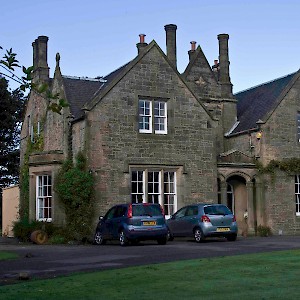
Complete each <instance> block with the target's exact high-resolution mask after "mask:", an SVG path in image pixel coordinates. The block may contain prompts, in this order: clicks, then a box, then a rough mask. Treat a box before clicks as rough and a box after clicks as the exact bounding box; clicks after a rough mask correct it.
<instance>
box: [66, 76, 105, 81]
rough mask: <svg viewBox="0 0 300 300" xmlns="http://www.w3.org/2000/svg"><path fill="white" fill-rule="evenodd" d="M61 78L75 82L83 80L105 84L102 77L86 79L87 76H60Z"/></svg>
mask: <svg viewBox="0 0 300 300" xmlns="http://www.w3.org/2000/svg"><path fill="white" fill-rule="evenodd" d="M62 77H63V78H66V79H76V80H85V81H96V82H106V80H105V79H104V78H103V76H101V77H99V78H98V77H97V78H91V77H87V76H70V75H62Z"/></svg>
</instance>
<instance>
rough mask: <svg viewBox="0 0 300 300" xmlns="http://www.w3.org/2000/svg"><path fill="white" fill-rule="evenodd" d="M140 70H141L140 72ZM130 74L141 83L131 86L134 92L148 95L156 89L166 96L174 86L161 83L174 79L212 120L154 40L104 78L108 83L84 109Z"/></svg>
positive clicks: (97, 100) (93, 104)
mask: <svg viewBox="0 0 300 300" xmlns="http://www.w3.org/2000/svg"><path fill="white" fill-rule="evenodd" d="M141 68H142V69H143V70H141ZM130 72H138V74H137V75H136V77H137V78H139V79H140V81H141V82H140V83H139V85H134V84H133V86H134V87H133V88H134V90H136V91H138V90H139V89H140V90H141V89H143V90H145V91H146V90H148V91H149V94H151V90H153V91H156V92H157V90H158V89H160V90H163V89H164V90H165V93H166V95H167V94H168V93H169V91H168V90H171V89H174V86H165V87H164V88H163V87H162V84H163V82H164V81H165V79H166V78H169V79H172V81H173V82H174V79H175V78H176V79H177V85H178V88H185V89H186V90H187V91H188V93H190V95H191V96H192V97H193V98H195V101H196V102H197V103H198V104H199V105H200V106H201V107H202V108H203V110H204V111H205V113H206V115H207V116H208V118H210V119H212V116H211V115H210V113H209V112H208V111H207V109H206V108H205V107H204V106H203V104H202V103H201V102H200V101H199V99H198V97H197V96H196V95H195V93H194V92H193V91H192V90H191V89H190V87H189V86H188V85H187V84H186V83H185V81H184V80H183V79H182V77H181V75H180V74H179V73H178V71H177V70H176V68H175V67H174V66H173V64H172V63H171V62H170V61H169V60H168V58H167V56H166V55H165V54H164V53H163V51H162V50H161V49H160V47H159V46H158V45H157V43H156V42H155V41H154V40H153V41H152V42H151V43H150V44H149V45H148V46H147V47H145V48H144V50H143V51H142V52H141V53H140V54H139V55H138V56H137V57H136V58H135V59H134V60H132V61H131V62H129V63H128V64H126V65H124V66H123V67H121V68H120V69H118V70H116V71H114V72H112V73H111V74H109V75H107V76H106V77H104V78H105V79H108V80H109V81H108V82H107V83H106V84H105V85H104V86H103V87H102V88H101V89H99V90H98V91H97V93H96V94H95V95H94V97H93V99H92V101H90V102H89V103H87V104H86V105H85V107H84V109H86V110H91V109H92V108H93V107H94V106H95V105H97V103H98V102H100V101H101V100H102V99H103V98H104V97H105V96H106V95H107V94H108V93H109V92H111V91H112V90H113V88H115V86H116V85H117V84H118V83H119V82H120V81H121V80H123V79H124V78H125V77H126V76H127V75H128V74H129V73H130ZM129 84H130V83H129ZM172 84H173V83H172ZM131 92H133V90H131Z"/></svg>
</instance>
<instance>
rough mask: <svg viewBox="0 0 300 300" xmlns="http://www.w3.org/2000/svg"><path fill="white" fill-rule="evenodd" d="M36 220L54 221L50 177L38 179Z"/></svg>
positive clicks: (40, 176) (42, 176)
mask: <svg viewBox="0 0 300 300" xmlns="http://www.w3.org/2000/svg"><path fill="white" fill-rule="evenodd" d="M36 180H37V183H36V189H37V191H36V219H37V220H39V221H51V220H52V178H51V176H50V175H39V176H37V177H36Z"/></svg>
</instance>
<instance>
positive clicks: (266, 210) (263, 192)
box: [21, 24, 300, 235]
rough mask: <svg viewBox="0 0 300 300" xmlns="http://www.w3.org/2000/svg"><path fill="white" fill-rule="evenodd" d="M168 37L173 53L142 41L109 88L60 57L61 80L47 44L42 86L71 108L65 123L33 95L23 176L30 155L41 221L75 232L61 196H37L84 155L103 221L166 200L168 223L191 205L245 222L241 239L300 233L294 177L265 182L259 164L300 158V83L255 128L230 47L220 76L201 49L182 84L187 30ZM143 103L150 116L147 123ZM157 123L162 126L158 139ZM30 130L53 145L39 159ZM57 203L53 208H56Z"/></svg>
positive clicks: (33, 205) (107, 81) (224, 47)
mask: <svg viewBox="0 0 300 300" xmlns="http://www.w3.org/2000/svg"><path fill="white" fill-rule="evenodd" d="M165 30H166V44H167V47H166V49H167V51H166V52H167V53H166V54H165V53H164V52H163V51H162V50H161V48H160V47H159V45H157V43H156V42H155V41H152V42H151V43H149V44H147V43H145V35H140V42H139V43H138V44H137V48H138V54H137V56H136V57H135V58H134V59H133V60H132V61H130V62H129V63H128V64H126V65H124V66H123V67H121V68H119V69H118V70H116V71H114V72H112V73H111V74H109V75H107V76H106V77H104V78H98V79H88V78H71V77H67V76H63V75H62V74H61V70H60V67H59V59H60V58H59V55H57V58H56V59H57V65H56V70H55V74H54V77H53V79H50V78H49V76H48V75H47V74H48V73H47V72H49V68H48V64H47V55H46V54H45V53H44V52H47V42H46V40H47V39H46V38H45V37H40V38H38V39H37V40H36V41H35V44H34V66H35V70H36V72H35V74H36V77H35V78H34V80H35V81H36V82H47V83H48V84H49V85H50V86H51V88H52V91H53V93H59V94H60V95H61V97H62V98H64V99H66V100H67V101H68V103H69V107H66V108H63V110H62V111H61V114H57V113H53V112H52V111H49V110H47V105H48V103H47V100H45V99H44V98H41V97H39V96H38V95H36V94H34V93H33V92H32V93H31V95H30V99H29V103H28V107H27V112H26V116H25V120H24V123H23V128H22V143H21V156H22V157H21V166H22V165H24V163H25V162H26V159H25V157H26V155H29V161H28V164H29V176H30V192H29V195H30V199H29V202H30V203H29V207H30V218H32V219H35V218H37V219H43V220H46V219H49V220H51V221H53V222H54V223H57V224H62V223H64V212H63V210H62V208H61V205H60V203H59V199H58V198H57V195H55V193H54V192H53V190H52V193H51V195H46V196H47V197H45V195H39V193H40V191H41V189H40V190H39V188H38V187H37V185H38V184H44V181H43V180H46V181H47V180H50V179H49V178H50V177H51V178H52V179H54V178H55V174H56V173H57V171H58V170H59V167H60V166H61V164H62V162H63V161H64V160H65V159H66V158H67V157H73V158H74V157H75V156H76V154H77V153H78V152H79V151H82V152H83V153H84V154H85V155H86V158H87V161H88V169H89V171H90V172H91V173H92V174H93V175H94V178H95V210H96V211H95V214H96V215H100V214H103V213H104V212H105V211H106V210H107V209H108V208H109V207H110V206H111V205H113V204H116V203H120V202H130V201H133V199H140V200H141V199H142V200H143V201H144V202H148V201H159V203H161V204H162V206H164V207H165V209H166V212H167V215H169V214H171V213H172V212H173V211H174V210H176V209H179V208H180V207H182V206H183V205H186V204H189V203H194V202H207V203H212V202H219V203H224V204H226V205H228V206H229V207H230V208H231V209H232V210H233V211H234V212H235V215H236V218H237V221H238V224H239V228H240V234H245V235H247V234H254V233H255V232H256V229H257V226H258V225H263V226H270V227H271V229H272V231H273V232H274V233H275V234H281V233H283V234H296V233H297V232H298V231H299V219H300V216H297V212H296V211H295V206H296V205H295V181H294V176H291V175H287V174H285V173H282V174H281V173H280V174H279V176H278V179H277V181H276V183H275V185H274V183H273V182H272V181H271V180H269V179H268V176H263V175H261V174H259V172H258V169H257V164H256V162H257V161H259V162H261V163H263V164H264V165H266V164H268V163H269V162H270V160H272V159H279V160H280V159H283V158H287V157H299V154H300V153H299V151H300V147H299V141H298V133H299V131H298V130H297V122H296V121H297V111H298V110H299V109H298V108H299V101H300V95H299V93H300V83H299V79H298V75H297V74H296V75H295V76H294V77H293V79H292V80H290V81H289V83H288V84H287V85H286V87H285V88H284V89H283V90H282V92H281V93H280V95H277V96H276V97H275V96H274V97H273V98H274V103H273V106H272V107H271V105H270V108H268V110H266V112H265V113H264V115H263V116H262V115H259V114H257V119H256V120H255V121H257V122H256V123H255V126H252V125H251V124H250V123H249V124H248V125H249V126H248V125H247V120H246V121H245V120H244V121H243V113H245V111H246V109H250V106H247V105H245V104H243V102H241V101H240V100H239V97H237V98H235V97H234V95H233V94H232V84H231V80H230V76H229V51H228V41H229V36H228V35H227V34H221V35H219V36H218V41H219V60H220V61H219V62H217V63H218V64H216V65H215V66H216V67H215V68H212V67H211V66H210V64H209V63H208V61H207V59H206V57H205V55H204V53H203V52H202V49H201V47H200V46H198V48H197V49H196V47H195V45H196V44H195V42H191V44H192V49H191V50H190V51H189V52H188V54H189V57H190V60H189V64H188V66H187V68H186V70H185V71H184V73H183V74H180V73H179V72H178V71H177V67H176V62H177V57H176V30H177V27H176V25H173V24H170V25H167V26H165ZM36 48H37V49H39V52H38V53H36ZM40 51H42V53H41V52H40ZM233 59H234V58H233ZM141 103H142V104H145V103H146V104H147V105H149V107H148V108H149V109H148V110H147V109H146V110H144V111H143V112H141V109H142V106H141V105H142V104H141ZM240 103H242V104H240ZM146 104H145V105H146ZM157 105H159V106H157ZM243 105H244V106H245V107H246V108H245V109H244V108H243ZM263 105H266V104H263ZM157 107H159V108H160V109H161V108H162V107H163V109H161V110H159V108H157ZM247 107H248V108H247ZM154 108H155V109H154ZM160 113H161V114H162V115H159V114H160ZM147 114H149V116H150V115H151V116H150V117H149V116H148V115H147ZM29 116H30V117H29ZM255 116H256V115H255ZM148 117H149V118H148ZM246 119H247V118H246ZM28 120H30V122H29V121H28ZM145 120H151V122H150V123H151V124H152V125H153V128H152V127H151V126H150V125H149V126H150V129H149V128H148V127H147V124H146V123H147V122H146V121H145ZM157 120H160V122H165V123H163V124H164V125H163V129H164V130H163V131H162V132H160V131H159V130H158V131H156V129H157V128H160V127H156V126H158V123H155V122H158V121H157ZM162 120H163V121H162ZM143 122H144V123H143ZM161 124H162V123H160V125H161ZM30 126H33V127H34V128H38V127H39V130H38V132H39V134H40V135H41V136H42V137H43V141H42V143H41V144H40V145H39V147H36V149H35V150H36V151H31V152H30V153H29V150H28V149H29V148H28V145H31V146H32V144H33V145H34V144H35V143H36V141H37V140H38V139H37V138H36V139H34V138H33V139H32V137H31V134H30V133H32V132H35V131H37V129H34V130H31V129H30ZM141 126H146V127H145V128H146V129H147V130H145V131H143V130H141V128H142V129H143V127H141ZM239 128H241V129H239ZM135 174H139V175H138V176H140V177H139V180H140V181H139V180H138V179H137V180H136V181H135V179H134V178H135V177H134V176H135ZM43 176H44V177H43ZM152 176H153V178H152ZM167 180H169V181H167ZM49 182H51V186H53V185H55V182H54V180H52V181H49ZM46 186H47V185H46ZM137 186H138V187H139V188H138V189H139V190H138V191H135V189H136V187H137ZM152 189H153V190H152ZM282 195H284V197H283V196H282ZM134 197H136V198H134ZM139 197H140V198H139ZM48 198H49V199H51V205H50V208H49V207H44V206H45V203H46V202H47V201H48V200H47V199H48ZM283 198H284V199H283ZM170 199H172V200H170ZM136 201H138V200H136ZM168 201H171V202H168ZM41 203H43V205H44V206H43V207H40V206H41V205H42V204H41ZM47 203H48V202H47ZM170 203H171V204H170ZM49 209H50V210H51V215H48V213H49ZM299 209H300V207H299ZM45 212H47V213H45ZM281 212H282V213H281ZM95 221H96V220H95Z"/></svg>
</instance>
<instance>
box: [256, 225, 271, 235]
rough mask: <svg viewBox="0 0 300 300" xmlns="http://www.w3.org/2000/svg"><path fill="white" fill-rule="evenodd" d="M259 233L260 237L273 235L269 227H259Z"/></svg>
mask: <svg viewBox="0 0 300 300" xmlns="http://www.w3.org/2000/svg"><path fill="white" fill-rule="evenodd" d="M257 233H258V235H259V236H270V235H272V230H271V228H270V227H269V226H263V225H259V226H258V227H257Z"/></svg>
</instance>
